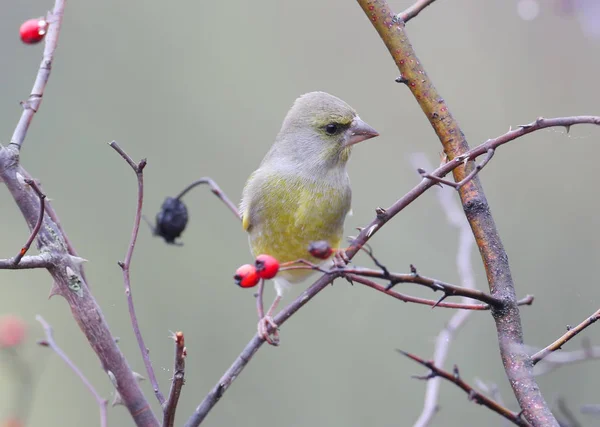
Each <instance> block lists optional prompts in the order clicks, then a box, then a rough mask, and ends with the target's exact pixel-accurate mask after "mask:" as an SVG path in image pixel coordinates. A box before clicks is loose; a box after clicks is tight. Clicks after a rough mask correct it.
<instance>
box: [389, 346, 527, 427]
mask: <svg viewBox="0 0 600 427" xmlns="http://www.w3.org/2000/svg"><path fill="white" fill-rule="evenodd" d="M397 351H398V353H400V354H402V355H403V356H406V357H408V358H409V359H411V360H414V361H415V362H417V363H419V364H420V365H423V366H425V367H426V368H428V369H429V370H430V372H429V373H428V374H426V375H422V376H414V377H413V378H416V379H420V380H430V379H432V378H436V377H440V378H443V379H445V380H447V381H450V382H451V383H453V384H455V385H456V386H457V387H459V388H460V389H462V390H463V391H464V392H465V393H467V395H468V396H469V400H471V401H473V402H475V403H477V404H479V405H483V406H485V407H487V408H489V409H491V410H492V411H494V412H496V413H497V414H499V415H501V416H503V417H504V418H506V419H507V420H509V421H511V422H512V423H513V424H516V425H518V426H530V425H531V424H529V422H527V420H526V419H525V418H523V416H522V413H521V412H518V413H517V412H513V411H511V410H510V409H508V408H505V407H504V406H502V405H500V404H498V402H496V401H494V400H492V399H490V398H489V397H487V396H485V395H483V394H481V393H479V392H478V391H477V390H475V389H474V388H473V387H471V386H470V385H469V384H467V383H466V382H465V381H463V380H462V379H461V377H460V374H459V371H458V367H457V366H456V365H455V366H454V371H453V372H452V373H450V372H447V371H444V370H443V369H441V368H438V367H437V366H436V365H435V364H434V363H433V362H432V361H430V360H424V359H421V358H420V357H419V356H415V355H414V354H411V353H407V352H405V351H402V350H397Z"/></svg>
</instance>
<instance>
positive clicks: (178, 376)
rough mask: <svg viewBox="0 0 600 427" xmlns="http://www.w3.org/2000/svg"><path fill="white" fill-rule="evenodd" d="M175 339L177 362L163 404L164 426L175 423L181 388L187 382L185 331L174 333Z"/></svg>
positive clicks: (170, 426)
mask: <svg viewBox="0 0 600 427" xmlns="http://www.w3.org/2000/svg"><path fill="white" fill-rule="evenodd" d="M173 340H174V341H175V362H174V364H173V380H172V382H171V389H170V390H169V397H168V398H167V400H166V401H165V403H164V405H163V415H164V418H163V427H173V426H174V425H175V412H176V410H177V403H178V402H179V396H180V395H181V388H182V387H183V385H184V384H185V357H186V356H187V350H186V348H185V338H184V336H183V332H175V333H174V334H173Z"/></svg>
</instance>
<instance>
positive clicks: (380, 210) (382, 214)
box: [375, 207, 387, 220]
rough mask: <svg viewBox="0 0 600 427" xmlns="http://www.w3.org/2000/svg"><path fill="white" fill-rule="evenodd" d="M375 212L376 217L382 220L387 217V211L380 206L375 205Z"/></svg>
mask: <svg viewBox="0 0 600 427" xmlns="http://www.w3.org/2000/svg"><path fill="white" fill-rule="evenodd" d="M375 213H376V214H377V219H379V220H384V219H385V218H386V217H387V211H386V210H385V209H384V208H382V207H377V208H376V209H375Z"/></svg>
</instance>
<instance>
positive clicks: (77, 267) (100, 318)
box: [0, 0, 158, 427]
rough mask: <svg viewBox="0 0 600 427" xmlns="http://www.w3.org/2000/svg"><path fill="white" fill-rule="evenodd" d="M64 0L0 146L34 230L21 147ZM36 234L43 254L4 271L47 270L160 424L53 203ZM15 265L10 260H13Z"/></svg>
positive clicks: (117, 381)
mask: <svg viewBox="0 0 600 427" xmlns="http://www.w3.org/2000/svg"><path fill="white" fill-rule="evenodd" d="M65 3H66V2H65V0H55V3H54V8H53V10H52V12H51V13H49V14H48V17H47V21H48V24H49V26H48V32H47V34H46V36H45V47H44V53H43V58H42V62H41V65H40V68H39V70H38V73H37V76H36V79H35V82H34V85H33V89H32V91H31V95H30V97H29V99H28V100H27V101H25V102H23V103H22V106H23V112H22V114H21V117H20V119H19V122H18V124H17V126H16V128H15V130H14V133H13V136H12V138H11V142H10V144H9V145H8V146H7V147H3V146H2V145H0V181H3V182H4V184H5V185H6V188H7V189H8V191H9V192H10V194H11V196H12V197H13V199H14V201H15V203H16V204H17V205H18V207H19V209H20V210H21V213H22V215H23V217H24V219H25V221H26V222H27V224H28V226H29V228H30V229H32V230H33V229H34V228H35V226H36V224H37V223H38V221H39V219H40V200H39V197H38V196H37V195H36V194H32V192H31V191H30V187H29V186H26V185H25V184H24V179H31V176H30V175H29V173H28V172H27V171H26V170H25V169H23V167H21V166H20V163H19V162H20V149H21V147H22V145H23V142H24V140H25V137H26V135H27V131H28V129H29V126H30V124H31V121H32V119H33V116H34V115H35V113H36V112H38V111H39V108H40V105H41V100H42V96H43V93H44V89H45V87H46V84H47V83H48V79H49V77H50V70H51V68H52V61H53V58H54V53H55V50H56V47H57V43H58V36H59V32H60V28H61V24H62V19H63V15H64V10H65ZM45 207H46V209H45V210H46V213H47V215H44V216H43V218H42V224H41V227H40V229H39V232H38V235H37V242H38V247H39V249H40V251H41V252H42V254H41V255H37V256H25V257H23V259H21V262H20V263H19V264H18V265H16V266H15V265H14V263H12V262H10V265H7V264H8V263H7V262H6V260H0V268H5V269H16V268H19V269H24V268H40V267H45V268H46V269H47V270H48V272H49V273H50V275H51V276H52V278H53V279H54V284H53V286H52V289H51V291H50V296H52V295H61V296H62V297H63V298H65V300H66V301H67V303H68V304H69V307H70V308H71V312H72V314H73V318H74V319H75V320H76V321H77V323H78V325H79V327H80V329H81V330H82V332H83V333H84V334H85V336H86V338H87V340H88V342H89V344H90V346H91V348H92V349H93V350H94V352H95V353H96V354H97V356H98V358H99V359H100V362H101V366H102V368H103V369H104V371H105V372H106V373H107V375H108V376H109V378H110V379H111V380H112V381H113V384H114V386H115V388H116V389H117V392H118V393H119V395H120V396H121V399H122V402H123V404H124V405H125V406H126V407H127V409H128V411H129V413H130V414H131V417H132V418H133V420H134V422H135V423H136V424H137V425H138V426H148V427H154V426H158V420H157V419H156V417H155V416H154V414H153V413H152V411H151V410H150V406H149V404H148V402H147V400H146V398H145V397H144V395H143V394H142V391H141V389H140V387H139V385H138V384H137V382H136V380H135V376H134V374H133V372H132V371H131V369H130V368H129V366H128V364H127V360H126V359H125V357H124V356H123V354H122V353H121V351H120V349H119V348H118V346H117V344H116V343H115V340H114V337H113V336H112V335H111V333H110V330H109V328H108V324H107V323H106V320H105V319H104V315H103V314H102V310H101V309H100V306H99V305H98V303H97V302H96V300H95V299H94V297H93V295H92V294H91V292H90V289H89V287H88V283H87V281H86V279H85V274H84V271H83V268H82V267H81V263H82V262H84V261H85V260H84V259H83V258H80V257H78V256H77V253H76V252H75V250H74V248H73V245H72V244H71V242H70V240H69V238H68V236H67V235H66V233H65V232H64V230H63V228H62V227H61V225H60V221H59V219H58V216H57V215H56V213H55V212H54V210H53V209H52V206H51V205H50V204H49V203H46V206H45ZM9 261H12V260H9Z"/></svg>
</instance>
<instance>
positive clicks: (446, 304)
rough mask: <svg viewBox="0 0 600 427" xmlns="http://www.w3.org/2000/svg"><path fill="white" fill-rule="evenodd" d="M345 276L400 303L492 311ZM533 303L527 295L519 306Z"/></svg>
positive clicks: (349, 275)
mask: <svg viewBox="0 0 600 427" xmlns="http://www.w3.org/2000/svg"><path fill="white" fill-rule="evenodd" d="M343 276H344V277H347V278H348V279H350V280H352V281H353V282H357V283H360V284H362V285H365V286H367V287H369V288H371V289H375V290H376V291H379V292H382V293H384V294H386V295H389V296H391V297H393V298H396V299H398V300H400V301H404V302H411V303H415V304H422V305H428V306H430V307H432V308H435V307H439V308H452V309H460V310H473V311H484V310H490V309H491V306H490V305H489V304H465V303H453V302H441V300H438V301H434V300H430V299H425V298H418V297H413V296H409V295H405V294H401V293H399V292H396V291H394V290H390V289H388V287H386V286H383V285H380V284H379V283H377V282H374V281H372V280H369V279H367V278H365V277H362V276H358V275H356V274H343ZM444 297H445V296H444ZM444 297H443V298H444ZM532 303H533V296H531V295H527V296H526V297H525V298H523V299H521V300H519V301H518V304H519V305H531V304H532Z"/></svg>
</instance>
